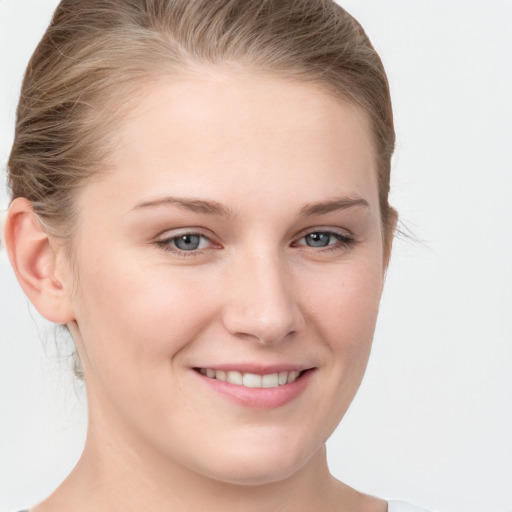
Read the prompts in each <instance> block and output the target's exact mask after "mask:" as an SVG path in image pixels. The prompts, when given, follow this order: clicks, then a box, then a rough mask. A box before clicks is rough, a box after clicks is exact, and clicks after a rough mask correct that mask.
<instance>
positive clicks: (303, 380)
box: [193, 364, 315, 409]
mask: <svg viewBox="0 0 512 512" xmlns="http://www.w3.org/2000/svg"><path fill="white" fill-rule="evenodd" d="M205 368H209V369H212V370H224V371H240V372H242V373H255V374H259V375H265V374H270V373H278V372H280V371H293V370H298V371H300V372H301V375H300V376H299V377H298V378H297V380H295V381H293V382H291V383H290V384H284V385H282V386H278V387H275V388H249V387H246V386H240V385H236V384H231V383H229V382H226V381H222V380H217V379H212V378H209V377H207V376H206V375H202V374H201V373H199V372H198V371H197V369H193V373H194V375H195V376H196V377H197V378H198V379H201V381H202V382H203V383H204V384H205V385H206V386H208V387H209V389H210V390H212V391H214V392H215V393H217V394H219V395H222V396H223V397H226V398H227V399H229V400H231V401H233V402H235V403H237V404H238V405H241V406H244V407H248V408H253V409H276V408H278V407H282V406H284V405H286V404H288V403H290V402H292V401H293V400H295V399H296V398H298V397H299V396H300V395H301V394H302V392H303V391H304V390H305V389H306V387H307V385H308V383H309V381H310V380H311V377H312V375H313V373H314V372H315V368H312V367H305V366H300V365H298V366H297V365H274V366H264V367H263V366H258V365H254V364H248V365H221V366H215V365H213V366H207V367H205Z"/></svg>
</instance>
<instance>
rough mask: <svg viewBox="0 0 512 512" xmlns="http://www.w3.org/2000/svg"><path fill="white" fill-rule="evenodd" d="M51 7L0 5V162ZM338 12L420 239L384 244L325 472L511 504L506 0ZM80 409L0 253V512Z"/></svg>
mask: <svg viewBox="0 0 512 512" xmlns="http://www.w3.org/2000/svg"><path fill="white" fill-rule="evenodd" d="M56 3H57V2H56V1H55V0H0V73H1V80H0V162H1V165H2V166H4V165H5V162H6V160H7V156H8V152H9V147H10V144H11V142H12V132H13V124H14V110H15V104H16V97H17V94H18V90H19V86H20V82H21V77H22V74H23V70H24V67H25V66H26V63H27V60H28V58H29V55H30V53H31V51H32V50H33V49H34V47H35V45H36V43H37V41H38V40H39V38H40V37H41V35H42V32H43V30H44V28H45V25H46V24H47V23H48V21H49V17H50V14H51V11H52V10H53V8H54V7H55V5H56ZM343 5H344V6H345V7H346V8H347V9H348V10H349V11H350V12H351V13H352V14H354V15H355V16H356V18H358V19H359V21H360V22H361V23H362V24H363V26H364V27H365V29H366V30H367V32H368V33H369V35H370V37H371V39H372V40H373V42H374V44H375V46H376V47H377V50H378V51H379V52H380V54H381V56H382V58H383V60H384V64H385V66H386V68H387V70H388V74H389V78H390V82H391V86H392V95H393V99H394V106H395V116H396V126H397V132H398V146H397V153H396V156H395V159H394V167H393V173H394V175H393V180H392V188H393V194H392V203H393V204H394V205H395V206H396V207H397V209H398V210H399V212H400V214H401V216H402V219H403V221H404V222H405V224H406V225H407V226H408V227H409V228H410V229H412V231H413V232H414V234H415V236H416V237H417V238H418V239H420V240H421V241H423V244H418V243H415V242H410V241H400V240H399V241H398V242H397V243H396V244H395V251H394V256H393V261H392V264H391V268H390V271H389V274H388V282H387V289H386V291H385V294H384V298H383V303H382V309H381V316H380V320H379V324H378V328H377V333H376V338H375V345H374V352H373V355H372V358H371V360H370V365H369V368H368V372H367V376H366V380H365V382H364V383H363V386H362V388H361V390H360V393H359V395H358V397H357V398H356V401H355V402H354V404H353V406H352V407H351V409H350V411H349V413H348V415H347V416H346V418H345V419H344V421H343V422H342V426H341V427H340V428H339V429H338V431H337V432H336V433H335V434H334V436H333V437H332V439H331V440H330V442H329V450H330V464H331V467H332V470H333V472H334V474H335V475H336V476H337V477H339V478H340V479H342V480H344V481H346V482H347V483H349V484H351V485H353V486H355V487H357V488H359V489H360V490H362V491H364V492H369V493H372V494H375V495H379V496H381V497H385V498H400V499H405V500H409V501H411V502H415V503H417V504H421V505H423V506H425V507H426V508H430V509H434V510H438V511H440V512H441V511H442V512H477V511H479V512H512V226H511V225H512V200H511V198H512V121H511V120H512V99H511V94H512V92H511V91H512V1H511V0H486V1H485V2H482V1H481V0H479V1H477V0H386V1H382V0H347V1H344V2H343ZM6 207H7V194H6V192H5V191H4V190H3V188H2V189H1V190H0V209H1V211H2V212H4V211H5V209H6ZM62 351H63V349H61V352H62ZM61 359H63V358H61ZM84 404H85V400H84V398H83V393H82V392H81V391H80V389H78V390H76V389H75V386H74V385H73V381H72V379H71V378H70V376H69V370H68V367H67V363H66V361H65V358H64V359H63V360H62V361H59V357H58V356H57V352H56V351H55V337H54V331H53V328H52V327H51V326H49V325H48V324H47V323H45V322H44V321H42V320H41V319H40V318H39V317H38V315H37V313H36V312H35V311H34V309H33V308H31V307H29V306H28V302H27V300H26V299H25V298H24V296H23V295H22V293H21V291H20V290H19V289H18V286H17V283H16V282H15V279H14V277H13V275H12V272H11V271H10V269H9V266H8V263H7V259H6V256H5V253H4V254H1V255H0V510H2V511H3V512H5V511H6V510H12V509H17V508H21V507H22V506H27V505H30V504H33V503H34V502H36V501H38V500H40V499H42V498H43V497H44V496H45V495H46V494H48V493H49V492H50V491H51V490H52V489H53V488H54V487H55V486H56V485H57V484H58V482H59V481H60V480H61V479H62V478H63V477H64V476H65V474H66V472H67V471H69V470H70V469H71V467H72V466H73V464H74V462H75V461H76V459H77V457H78V456H79V453H80V450H81V444H82V442H83V439H84V433H85V423H86V415H85V411H84V408H85V407H84Z"/></svg>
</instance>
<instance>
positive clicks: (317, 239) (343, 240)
mask: <svg viewBox="0 0 512 512" xmlns="http://www.w3.org/2000/svg"><path fill="white" fill-rule="evenodd" d="M354 243H355V240H354V238H353V237H351V236H349V235H346V234H342V233H338V232H335V231H313V232H311V233H308V234H307V235H305V236H303V237H302V238H300V239H299V240H298V241H297V242H295V244H294V245H296V246H307V247H313V248H320V249H322V248H333V249H334V248H336V247H347V246H351V245H353V244H354Z"/></svg>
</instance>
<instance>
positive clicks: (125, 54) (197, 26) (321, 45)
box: [8, 0, 395, 241]
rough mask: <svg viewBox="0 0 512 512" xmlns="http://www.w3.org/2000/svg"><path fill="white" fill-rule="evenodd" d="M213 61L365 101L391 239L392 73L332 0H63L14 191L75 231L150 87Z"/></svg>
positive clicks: (28, 119)
mask: <svg viewBox="0 0 512 512" xmlns="http://www.w3.org/2000/svg"><path fill="white" fill-rule="evenodd" d="M205 65H207V66H211V65H214V66H215V65H219V66H233V67H235V68H236V67H238V68H243V69H247V70H249V71H254V72H256V73H259V72H263V73H270V74H275V75H276V76H284V77H288V78H291V79H295V80H302V81H311V82H315V83H318V84H321V85H323V86H324V87H325V88H326V89H327V90H328V91H330V92H331V93H332V94H335V95H337V96H338V97H340V98H342V99H344V100H347V101H349V102H351V103H353V104H356V105H358V106H359V107H360V108H361V109H362V111H363V112H364V113H365V114H366V116H367V117H368V119H369V120H370V125H371V127H372V131H373V143H374V148H375V158H376V165H377V169H378V184H379V200H380V210H381V217H382V221H383V226H384V229H383V234H384V237H385V240H388V241H389V238H390V237H391V230H392V225H393V221H394V211H393V209H392V208H391V207H390V206H389V204H388V192H389V180H390V161H391V155H392V153H393V147H394V140H395V134H394V128H393V115H392V108H391V99H390V95H389V87H388V82H387V78H386V74H385V72H384V68H383V66H382V63H381V60H380V58H379V56H378V55H377V53H376V52H375V50H374V48H373V46H372V45H371V43H370V41H369V39H368V37H367V36H366V34H365V33H364V31H363V29H362V28H361V26H360V25H359V24H358V23H357V21H355V20H354V18H353V17H352V16H350V15H349V14H348V13H347V12H346V11H345V10H344V9H342V8H341V7H340V6H339V5H337V4H336V3H334V2H333V1H331V0H63V1H62V2H61V3H60V4H59V6H58V8H57V10H56V11H55V14H54V16H53V19H52V22H51V24H50V26H49V28H48V30H47V31H46V33H45V35H44V37H43V39H42V40H41V42H40V44H39V45H38V47H37V49H36V51H35V53H34V55H33V56H32V59H31V60H30V63H29V65H28V69H27V72H26V75H25V78H24V82H23V86H22V91H21V98H20V102H19V106H18V110H17V123H16V133H15V140H14V145H13V148H12V152H11V155H10V158H9V162H8V172H9V175H8V183H9V186H10V188H11V191H12V198H16V197H25V198H27V199H29V200H30V201H31V202H32V203H33V208H34V211H35V213H36V214H37V215H38V217H39V219H40V220H41V222H42V223H43V225H44V226H45V227H46V229H48V230H49V231H50V232H51V233H53V234H54V235H56V236H60V237H63V238H68V239H70V238H71V237H72V234H73V225H74V222H73V220H74V218H75V216H76V211H75V207H74V197H75V192H76V191H77V190H78V189H79V187H80V186H82V185H83V184H84V182H85V181H86V180H89V179H91V178H93V177H94V175H95V174H97V173H99V172H102V170H104V169H105V167H106V163H107V162H108V161H109V157H110V156H111V155H112V154H113V153H114V151H113V139H112V136H111V134H113V133H115V128H116V125H117V124H118V123H119V121H120V120H121V118H122V112H123V109H124V108H127V107H128V106H129V105H131V104H133V102H135V101H137V95H136V94H135V92H136V91H137V90H140V87H141V84H145V83H151V82H152V81H157V80H159V79H161V78H164V77H168V76H171V77H172V76H173V74H176V75H177V74H179V73H186V72H188V71H193V70H200V69H201V67H204V66H205Z"/></svg>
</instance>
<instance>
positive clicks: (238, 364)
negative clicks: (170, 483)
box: [69, 71, 385, 484]
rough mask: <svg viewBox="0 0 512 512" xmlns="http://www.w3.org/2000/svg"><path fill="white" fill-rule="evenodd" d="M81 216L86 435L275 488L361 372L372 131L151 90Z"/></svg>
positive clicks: (290, 93) (225, 83) (370, 287)
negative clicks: (88, 430) (89, 431)
mask: <svg viewBox="0 0 512 512" xmlns="http://www.w3.org/2000/svg"><path fill="white" fill-rule="evenodd" d="M140 98H141V100H140V102H139V104H138V106H137V107H136V108H135V109H133V110H132V111H131V112H130V114H129V116H127V117H126V119H125V121H124V122H123V124H122V127H121V128H120V131H119V133H116V134H115V138H116V148H117V152H116V155H114V156H115V165H113V167H112V168H111V169H108V172H106V173H105V174H104V175H102V176H101V177H100V178H99V179H98V180H96V181H94V182H92V183H89V184H87V185H86V186H85V187H84V188H83V190H82V191H81V193H80V195H79V198H78V206H79V212H80V214H79V227H78V233H77V239H76V251H75V254H76V256H75V259H76V261H75V270H74V272H75V274H74V276H75V279H76V280H77V281H76V283H75V284H76V291H75V294H74V295H73V296H72V297H70V299H69V300H70V301H71V303H72V307H73V310H74V312H75V316H76V323H77V326H78V327H77V328H75V329H74V331H75V337H76V340H75V341H76V342H77V345H78V349H79V352H80V355H81V358H82V362H83V366H84V371H85V378H86V385H87V389H88V396H89V404H90V421H91V422H92V424H93V425H94V426H95V431H96V433H97V435H98V436H99V437H101V436H103V437H104V438H108V437H110V438H111V439H116V442H120V441H119V440H120V439H121V440H126V444H127V445H128V444H129V445H130V446H132V447H133V446H137V447H138V448H137V449H138V450H139V452H140V453H146V454H149V453H154V454H156V453H158V454H159V457H163V458H165V460H167V461H169V462H170V463H171V462H172V463H173V464H175V465H178V466H180V467H183V468H187V469H188V470H192V471H194V472H196V473H199V474H201V475H206V476H208V477H212V478H214V479H217V480H221V481H226V482H239V483H252V484H254V483H263V482H273V481H278V480H280V479H283V478H286V477H288V476H290V475H292V474H294V472H297V471H299V469H301V468H303V467H305V465H307V464H308V461H310V460H312V458H313V456H314V455H315V454H316V453H318V452H319V450H320V449H321V448H322V447H323V445H324V442H325V440H326V439H327V437H328V436H329V435H330V434H331V432H332V431H333V429H334V428H335V426H336V425H337V423H338V422H339V420H340V419H341V417H342V416H343V414H344V413H345V411H346V409H347V407H348V405H349V403H350V401H351V400H352V398H353V396H354V394H355V392H356V390H357V388H358V386H359V384H360V381H361V378H362V376H363V373H364V369H365V367H366V363H367V359H368V355H369V350H370V345H371V340H372V336H373V331H374V325H375V320H376V316H377V310H378V304H379V299H380V295H381V291H382V285H383V275H384V270H385V269H384V260H385V257H384V254H383V247H382V231H381V228H382V226H381V221H380V218H379V208H378V193H377V176H376V165H375V161H374V156H373V155H374V154H373V150H372V143H371V139H370V129H369V126H368V124H367V121H366V119H365V117H364V116H363V115H362V114H361V112H360V111H359V110H358V109H357V108H356V107H354V106H352V105H350V104H348V103H344V102H342V101H340V100H339V99H335V98H334V97H332V96H330V95H328V94H327V93H325V92H324V91H323V90H322V89H320V88H319V87H318V86H315V85H313V84H306V83H295V82H290V81H286V80H284V79H278V78H270V77H262V76H257V75H250V76H249V75H236V76H235V75H232V74H228V73H222V72H220V71H219V72H217V73H215V74H209V75H205V76H202V77H188V78H184V79H182V80H175V81H169V82H166V83H160V84H158V85H153V86H152V87H151V88H148V89H145V90H144V91H141V96H140Z"/></svg>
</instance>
